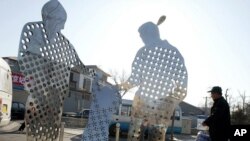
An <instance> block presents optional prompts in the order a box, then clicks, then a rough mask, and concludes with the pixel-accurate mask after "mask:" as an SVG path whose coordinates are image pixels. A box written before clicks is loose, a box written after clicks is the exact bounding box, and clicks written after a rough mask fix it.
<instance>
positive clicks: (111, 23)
mask: <svg viewBox="0 0 250 141" xmlns="http://www.w3.org/2000/svg"><path fill="white" fill-rule="evenodd" d="M47 1H48V0H35V1H34V0H1V1H0V19H1V22H0V31H1V32H0V43H1V46H0V56H1V57H5V56H17V52H18V46H19V40H20V34H21V31H22V28H23V26H24V24H25V23H27V22H34V21H41V20H42V18H41V9H42V6H43V5H44V4H45V3H46V2H47ZM59 2H60V3H61V4H62V5H63V6H64V8H65V10H66V12H67V21H66V24H65V28H64V29H63V30H62V33H63V34H64V36H66V37H67V38H68V39H69V41H70V42H71V43H72V45H73V46H74V48H75V49H76V51H77V53H78V55H79V57H80V59H81V60H82V62H83V63H84V64H85V65H97V66H98V67H100V68H101V69H103V70H104V71H106V72H108V73H109V72H111V71H117V72H118V73H121V72H122V71H125V72H126V73H127V74H128V75H129V74H130V73H131V64H132V61H133V59H134V56H135V55H136V52H137V51H138V50H139V49H140V48H141V47H143V46H144V44H143V42H142V41H141V38H140V36H139V33H138V31H137V30H138V28H139V26H140V25H142V24H143V23H145V22H148V21H152V22H154V23H156V22H157V21H158V19H159V17H160V16H161V15H166V17H167V18H166V21H165V22H164V23H163V24H161V25H160V26H159V30H160V34H161V39H166V40H168V42H169V43H170V44H172V45H173V46H175V47H176V48H178V50H179V51H180V52H181V54H182V55H183V57H184V59H185V64H186V67H187V71H188V93H187V97H186V98H185V99H184V101H186V102H188V103H190V104H193V105H195V106H202V105H204V103H205V98H204V97H206V96H208V97H210V94H209V93H207V91H208V90H209V89H210V88H211V87H212V86H215V85H218V86H221V87H222V89H223V93H225V91H226V89H228V94H229V95H232V97H233V99H232V101H235V102H237V101H240V98H239V92H240V93H244V92H245V94H246V95H247V101H250V85H249V84H250V79H249V78H250V74H249V72H250V62H249V61H250V55H248V53H249V52H250V48H249V44H250V40H249V37H250V26H249V25H250V9H249V7H250V1H248V0H220V1H218V0H188V1H187V0H126V1H125V0H92V1H90V0H74V1H72V0H59ZM124 98H127V99H133V94H132V93H128V94H127V95H125V96H124Z"/></svg>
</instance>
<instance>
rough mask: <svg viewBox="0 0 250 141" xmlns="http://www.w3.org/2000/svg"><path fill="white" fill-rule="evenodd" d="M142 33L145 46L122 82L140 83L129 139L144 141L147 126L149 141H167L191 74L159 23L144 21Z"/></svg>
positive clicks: (125, 87) (125, 85) (140, 31)
mask: <svg viewBox="0 0 250 141" xmlns="http://www.w3.org/2000/svg"><path fill="white" fill-rule="evenodd" d="M163 20H164V19H163ZM161 22H162V21H160V23H161ZM139 33H140V36H141V38H142V40H143V42H144V43H145V46H144V47H142V48H140V49H139V51H138V52H137V54H136V56H135V59H134V61H133V63H132V73H131V76H130V77H129V79H128V80H127V82H125V83H123V84H121V86H122V87H123V88H124V89H129V88H131V87H134V86H139V88H138V90H137V92H136V94H135V97H134V101H133V105H132V122H131V124H130V130H129V135H128V140H129V141H137V140H142V138H143V133H142V131H143V130H144V129H143V128H146V127H145V126H147V128H148V129H149V140H151V141H163V140H165V132H166V129H167V127H168V125H169V124H170V121H171V119H170V118H171V116H172V114H173V111H174V109H175V107H176V106H177V104H178V103H179V102H180V101H182V100H183V99H184V98H185V96H186V94H187V80H188V74H187V70H186V67H185V64H184V59H183V57H182V55H181V54H180V52H179V51H178V49H177V48H175V47H174V46H172V45H171V44H169V43H168V42H167V41H166V40H161V39H160V34H159V29H158V26H157V25H156V24H154V23H152V22H147V23H145V24H143V25H142V26H141V27H140V28H139Z"/></svg>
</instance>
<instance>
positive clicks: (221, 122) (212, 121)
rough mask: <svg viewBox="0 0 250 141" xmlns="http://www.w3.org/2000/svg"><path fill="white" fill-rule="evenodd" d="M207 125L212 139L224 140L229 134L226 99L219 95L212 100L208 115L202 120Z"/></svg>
mask: <svg viewBox="0 0 250 141" xmlns="http://www.w3.org/2000/svg"><path fill="white" fill-rule="evenodd" d="M204 123H205V124H206V125H208V127H209V134H210V137H211V139H212V141H225V140H227V139H228V138H229V134H230V110H229V105H228V103H227V101H226V100H225V99H224V98H223V97H220V98H218V99H216V100H214V104H213V106H212V108H211V114H210V116H209V117H208V118H207V119H206V120H205V121H204Z"/></svg>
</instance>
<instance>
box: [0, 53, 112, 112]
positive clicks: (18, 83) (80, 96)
mask: <svg viewBox="0 0 250 141" xmlns="http://www.w3.org/2000/svg"><path fill="white" fill-rule="evenodd" d="M3 59H4V60H5V61H6V62H7V63H8V64H9V65H10V68H11V71H12V81H13V101H17V102H21V103H24V104H25V103H26V100H27V98H28V95H29V94H28V93H27V92H26V91H25V90H24V83H25V81H29V80H27V79H25V77H24V75H23V74H22V73H21V71H20V68H19V65H18V61H17V57H3ZM86 67H87V68H89V70H90V71H95V73H96V74H97V75H98V76H99V77H100V84H102V85H111V84H110V83H108V82H107V78H108V77H110V75H109V74H108V73H106V72H104V71H103V70H102V69H100V68H99V67H97V66H96V65H89V66H86ZM92 80H93V78H92V77H91V76H89V75H86V74H81V73H80V72H79V68H77V67H74V68H72V69H71V73H70V82H69V93H68V95H67V96H66V97H65V100H64V112H77V111H80V110H81V109H83V108H90V102H91V93H92Z"/></svg>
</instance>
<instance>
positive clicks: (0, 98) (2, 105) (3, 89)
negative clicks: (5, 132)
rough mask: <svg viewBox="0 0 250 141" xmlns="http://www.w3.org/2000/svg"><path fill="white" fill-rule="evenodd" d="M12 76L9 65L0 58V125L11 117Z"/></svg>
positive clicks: (5, 123) (4, 123)
mask: <svg viewBox="0 0 250 141" xmlns="http://www.w3.org/2000/svg"><path fill="white" fill-rule="evenodd" d="M11 105H12V76H11V69H10V66H9V65H8V64H7V62H5V61H4V60H3V59H2V58H0V126H4V125H7V124H8V123H9V122H10V119H11Z"/></svg>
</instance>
